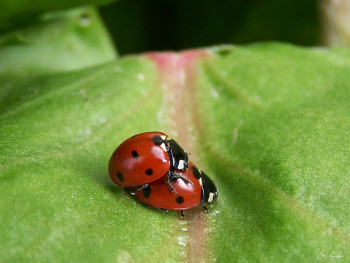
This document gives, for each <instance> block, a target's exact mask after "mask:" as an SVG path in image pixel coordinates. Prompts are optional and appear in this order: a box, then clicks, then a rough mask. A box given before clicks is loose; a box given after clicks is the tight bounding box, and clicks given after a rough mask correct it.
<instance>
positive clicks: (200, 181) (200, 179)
mask: <svg viewBox="0 0 350 263" xmlns="http://www.w3.org/2000/svg"><path fill="white" fill-rule="evenodd" d="M199 184H200V185H201V186H202V177H201V178H199Z"/></svg>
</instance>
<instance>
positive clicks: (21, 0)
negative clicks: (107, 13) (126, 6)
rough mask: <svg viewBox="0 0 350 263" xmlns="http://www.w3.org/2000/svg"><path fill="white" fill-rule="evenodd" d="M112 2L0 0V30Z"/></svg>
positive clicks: (99, 0) (96, 0) (105, 0)
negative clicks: (40, 16)
mask: <svg viewBox="0 0 350 263" xmlns="http://www.w3.org/2000/svg"><path fill="white" fill-rule="evenodd" d="M110 2H113V0H45V1H42V0H31V1H26V0H0V7H1V15H0V28H6V27H9V26H10V25H13V24H18V23H23V22H25V21H28V20H32V19H35V17H36V16H37V15H38V14H41V13H43V12H47V11H56V10H63V9H69V8H75V7H79V6H84V5H85V6H87V5H94V4H106V3H110Z"/></svg>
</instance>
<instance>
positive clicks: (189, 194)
mask: <svg viewBox="0 0 350 263" xmlns="http://www.w3.org/2000/svg"><path fill="white" fill-rule="evenodd" d="M178 173H180V174H181V176H182V177H184V178H186V179H187V180H188V181H191V182H192V183H186V181H184V180H176V181H175V182H174V184H173V187H174V188H175V190H176V192H177V194H174V193H173V192H172V191H171V190H170V189H169V188H168V187H167V186H166V184H164V178H162V177H161V178H159V179H158V180H156V181H154V182H151V183H149V184H147V185H145V186H144V187H143V188H142V189H137V190H136V191H135V189H129V191H130V193H131V195H134V196H135V197H136V198H137V199H138V200H140V201H141V202H143V203H146V204H148V205H150V206H153V207H156V208H160V209H163V210H180V211H181V216H182V217H184V212H183V210H186V209H189V208H192V207H195V206H197V205H198V204H199V203H200V202H203V203H211V202H212V201H214V200H215V199H216V198H217V197H218V191H217V188H216V186H215V184H214V182H213V181H212V180H211V179H210V178H209V177H208V175H207V174H206V173H205V172H203V171H200V170H199V169H198V168H197V167H196V166H195V165H194V164H193V163H192V162H189V168H188V169H187V170H186V171H178ZM204 209H205V210H206V211H207V212H208V211H209V210H208V208H207V207H206V206H205V205H204Z"/></svg>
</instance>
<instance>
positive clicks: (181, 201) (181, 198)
mask: <svg viewBox="0 0 350 263" xmlns="http://www.w3.org/2000/svg"><path fill="white" fill-rule="evenodd" d="M175 201H176V203H178V204H182V203H183V202H184V198H183V197H182V196H181V195H180V196H178V197H176V199H175Z"/></svg>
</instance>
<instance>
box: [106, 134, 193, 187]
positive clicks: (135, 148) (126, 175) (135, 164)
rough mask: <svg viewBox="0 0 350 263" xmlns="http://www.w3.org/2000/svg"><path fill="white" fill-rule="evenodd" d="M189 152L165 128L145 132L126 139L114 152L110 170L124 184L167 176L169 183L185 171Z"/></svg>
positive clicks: (135, 184)
mask: <svg viewBox="0 0 350 263" xmlns="http://www.w3.org/2000/svg"><path fill="white" fill-rule="evenodd" d="M187 168H188V155H187V153H186V152H185V151H184V150H183V149H182V148H181V146H180V145H179V144H178V143H177V142H176V141H175V140H173V139H168V135H166V134H165V133H162V132H144V133H140V134H137V135H134V136H132V137H130V138H129V139H127V140H125V141H124V142H123V143H122V144H120V145H119V146H118V148H117V149H116V150H115V151H114V152H113V154H112V156H111V158H110V160H109V164H108V171H109V175H110V177H111V179H112V180H113V181H114V182H115V183H116V184H117V185H120V186H125V187H135V186H142V185H144V184H147V183H150V182H153V181H156V180H157V179H159V178H161V177H163V176H164V175H167V177H166V178H165V180H166V184H167V185H168V187H169V188H170V189H171V190H172V191H173V192H175V190H174V188H173V187H172V185H171V184H170V183H171V182H173V181H176V179H178V178H180V177H181V176H180V175H179V174H178V173H177V172H175V171H180V172H185V171H186V169H187Z"/></svg>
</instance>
